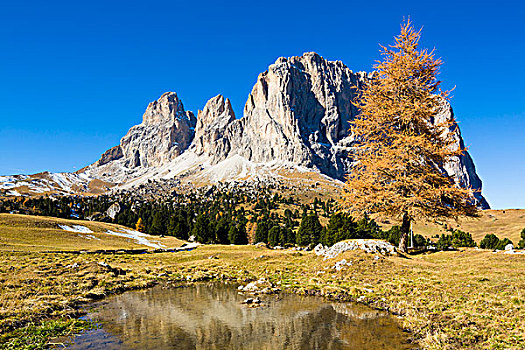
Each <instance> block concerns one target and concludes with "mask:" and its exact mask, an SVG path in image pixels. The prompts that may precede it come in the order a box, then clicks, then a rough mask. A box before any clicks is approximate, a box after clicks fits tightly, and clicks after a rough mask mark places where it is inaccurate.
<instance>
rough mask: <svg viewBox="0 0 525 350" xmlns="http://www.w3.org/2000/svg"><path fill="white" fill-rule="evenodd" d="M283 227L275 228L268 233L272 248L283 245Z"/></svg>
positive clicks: (277, 226) (276, 226)
mask: <svg viewBox="0 0 525 350" xmlns="http://www.w3.org/2000/svg"><path fill="white" fill-rule="evenodd" d="M280 234H281V227H280V226H279V225H275V226H273V227H272V228H271V229H270V230H269V231H268V244H269V245H271V246H272V247H275V246H278V245H279V244H280V243H281V240H280V238H281V237H280Z"/></svg>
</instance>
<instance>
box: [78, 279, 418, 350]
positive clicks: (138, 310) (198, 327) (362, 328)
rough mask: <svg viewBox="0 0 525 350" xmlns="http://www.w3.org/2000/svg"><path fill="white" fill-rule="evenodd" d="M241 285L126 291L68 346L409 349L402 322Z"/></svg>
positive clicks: (95, 313)
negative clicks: (255, 295) (256, 297)
mask: <svg viewBox="0 0 525 350" xmlns="http://www.w3.org/2000/svg"><path fill="white" fill-rule="evenodd" d="M246 297H247V296H246V295H240V294H239V293H238V292H237V289H236V286H235V285H228V284H221V283H200V284H194V285H187V286H179V287H165V286H164V287H162V286H157V287H155V288H151V289H147V290H142V291H133V292H126V293H124V294H121V295H118V296H114V297H111V298H108V299H107V300H106V301H104V302H101V303H98V304H96V305H95V306H94V307H93V309H92V310H91V311H90V313H89V314H88V315H87V318H89V319H92V320H95V321H96V322H98V323H99V324H100V326H101V327H100V328H98V329H95V330H92V331H88V332H86V333H84V334H82V335H80V336H77V337H76V338H75V339H74V340H73V344H71V345H69V346H68V348H69V349H104V350H112V349H148V350H153V349H410V348H411V347H410V346H409V345H408V344H407V335H406V333H404V332H402V331H401V329H400V328H399V324H398V322H397V320H396V319H395V318H393V317H391V316H389V315H388V314H386V313H384V312H379V311H375V310H372V309H369V308H366V307H363V306H359V305H355V304H350V303H331V302H327V301H325V300H323V299H321V298H316V297H301V296H297V295H290V294H280V295H268V296H266V295H265V296H261V300H263V302H264V303H263V304H262V305H263V306H261V307H258V308H249V307H248V306H247V305H245V304H242V303H241V302H242V301H243V300H244V299H245V298H246Z"/></svg>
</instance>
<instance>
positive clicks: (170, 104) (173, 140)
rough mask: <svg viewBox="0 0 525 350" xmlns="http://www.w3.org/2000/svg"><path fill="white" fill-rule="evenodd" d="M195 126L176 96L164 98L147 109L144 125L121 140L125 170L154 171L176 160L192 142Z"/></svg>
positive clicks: (190, 114)
mask: <svg viewBox="0 0 525 350" xmlns="http://www.w3.org/2000/svg"><path fill="white" fill-rule="evenodd" d="M195 124H196V119H195V116H194V115H193V113H191V112H186V111H185V110H184V106H183V105H182V102H181V100H180V99H179V98H178V97H177V94H176V93H174V92H167V93H165V94H163V95H162V96H161V97H160V98H159V99H158V100H156V101H154V102H151V103H150V104H149V105H148V108H147V109H146V112H144V115H143V120H142V123H141V124H139V125H136V126H134V127H132V128H131V129H129V131H128V133H127V134H126V135H125V136H124V137H123V138H122V139H121V140H120V145H119V146H117V147H119V148H120V150H121V154H122V156H121V158H124V166H126V167H128V168H136V167H141V166H142V167H155V166H160V165H163V164H165V163H167V162H169V161H171V160H173V159H175V158H177V157H178V156H179V155H180V154H181V153H182V152H184V151H185V150H186V149H187V148H188V146H189V145H190V143H191V141H192V140H193V135H194V130H195ZM106 153H107V152H106ZM106 153H105V154H106ZM102 158H104V156H103V157H102ZM106 158H107V157H106ZM101 161H102V159H101V160H100V161H99V164H101ZM102 164H104V161H102Z"/></svg>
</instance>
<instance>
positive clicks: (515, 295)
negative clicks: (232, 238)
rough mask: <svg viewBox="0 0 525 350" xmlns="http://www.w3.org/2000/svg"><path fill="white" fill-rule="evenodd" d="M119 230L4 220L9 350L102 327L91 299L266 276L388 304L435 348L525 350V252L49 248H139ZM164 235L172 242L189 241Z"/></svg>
mask: <svg viewBox="0 0 525 350" xmlns="http://www.w3.org/2000/svg"><path fill="white" fill-rule="evenodd" d="M57 223H60V224H68V225H73V224H76V225H84V226H86V227H89V228H90V229H91V230H92V231H94V232H95V233H94V235H96V236H97V237H100V238H101V239H100V241H98V240H97V241H96V242H91V241H92V240H86V239H84V238H82V237H79V234H77V233H73V232H67V231H63V230H60V229H57V228H56V224H57ZM111 227H112V228H113V229H117V228H118V227H117V225H111V224H104V223H93V222H83V223H81V222H80V221H78V220H75V221H73V220H61V219H56V218H45V217H30V216H26V217H24V216H21V215H10V214H5V215H1V216H0V239H1V243H2V248H1V252H0V288H1V292H0V348H5V349H15V348H46V347H48V346H49V345H48V344H49V343H56V342H58V341H59V340H57V339H61V338H55V336H60V335H67V334H73V333H76V332H79V331H80V330H81V329H83V328H85V327H91V325H90V324H88V323H87V322H82V321H77V320H76V317H77V316H79V315H80V314H81V312H82V311H81V308H82V306H84V305H86V304H87V303H89V302H90V301H93V300H99V299H101V298H104V297H105V296H108V295H111V294H114V293H120V292H123V291H125V290H131V289H136V288H145V287H148V286H152V285H154V284H156V283H166V282H170V281H172V282H177V281H201V280H236V281H239V282H243V283H246V282H247V281H251V280H255V279H258V278H261V277H266V278H268V279H270V280H271V281H272V282H273V283H275V284H278V285H280V286H281V288H282V289H283V290H284V291H286V292H294V293H300V294H315V295H323V296H325V297H327V298H331V299H334V300H345V301H358V302H360V303H364V304H367V305H370V306H372V307H374V308H378V309H384V310H388V311H390V312H392V313H393V314H395V315H398V316H399V320H400V324H401V325H402V327H403V328H404V329H406V330H407V331H408V332H409V334H410V336H411V339H412V341H413V342H414V343H415V344H416V346H419V347H421V348H424V349H521V348H524V347H525V345H524V344H525V336H524V335H525V274H524V273H523V271H525V255H509V254H504V253H502V252H499V253H493V252H491V251H486V250H479V249H474V248H469V249H461V250H459V251H451V252H438V253H433V254H422V255H414V256H409V257H401V256H377V257H376V256H375V255H373V254H366V253H364V252H361V251H353V252H346V253H343V254H340V255H339V256H338V257H337V258H335V259H327V260H323V258H321V257H318V256H316V255H315V254H314V253H313V252H303V251H301V252H299V251H293V250H270V249H267V248H258V247H255V246H221V245H205V246H200V247H198V248H197V249H196V250H193V251H188V252H177V253H158V254H141V255H128V254H111V255H108V254H104V255H103V254H54V253H42V252H41V251H43V250H51V248H50V247H51V246H55V244H56V245H59V246H60V250H64V249H76V250H79V249H115V248H122V247H121V246H119V245H120V244H122V245H126V244H128V245H129V246H128V247H135V246H134V244H135V243H133V242H129V241H127V240H126V239H122V241H119V242H117V241H114V239H117V238H118V239H120V237H113V236H109V235H105V234H104V233H103V232H105V231H106V230H107V229H111ZM56 235H58V236H56ZM68 235H71V236H72V237H69V238H68V237H67V236H68ZM80 235H82V234H80ZM26 236H27V237H26ZM106 236H108V237H106ZM105 238H107V240H106V239H105ZM155 238H156V239H157V237H155ZM500 238H502V237H500ZM158 239H159V240H161V242H163V244H165V245H166V246H171V245H177V244H179V245H180V243H182V242H181V241H175V240H174V241H171V242H169V244H168V241H167V240H173V238H162V239H161V238H158ZM33 240H34V241H33ZM165 240H166V241H165ZM343 258H345V259H346V260H347V261H351V262H352V265H351V266H347V267H345V268H344V269H342V270H341V271H336V270H335V269H334V268H333V266H334V264H335V262H337V261H340V260H341V259H343ZM101 263H103V264H101ZM107 265H109V266H107ZM31 344H32V345H31Z"/></svg>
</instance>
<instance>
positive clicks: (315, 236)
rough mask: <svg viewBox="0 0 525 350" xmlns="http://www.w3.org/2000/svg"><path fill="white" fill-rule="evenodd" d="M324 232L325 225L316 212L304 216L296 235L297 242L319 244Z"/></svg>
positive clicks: (304, 244)
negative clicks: (322, 224)
mask: <svg viewBox="0 0 525 350" xmlns="http://www.w3.org/2000/svg"><path fill="white" fill-rule="evenodd" d="M322 232H323V226H321V223H320V222H319V218H318V217H317V215H316V214H315V213H311V214H308V215H306V216H303V219H302V220H301V224H300V225H299V230H298V231H297V235H296V243H297V244H299V245H302V246H307V245H309V244H317V243H318V242H319V238H320V237H321V234H322Z"/></svg>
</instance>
